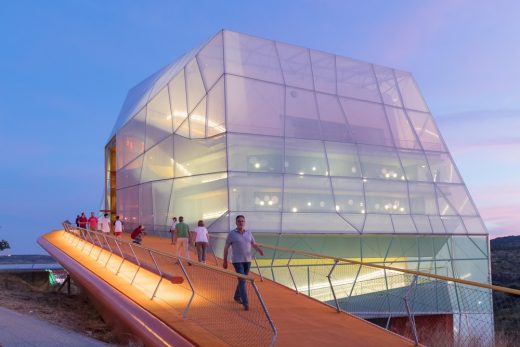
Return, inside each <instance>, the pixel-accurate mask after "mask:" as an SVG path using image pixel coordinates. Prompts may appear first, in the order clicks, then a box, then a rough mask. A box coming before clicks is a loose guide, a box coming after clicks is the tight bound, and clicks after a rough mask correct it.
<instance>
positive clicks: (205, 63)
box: [197, 32, 224, 89]
mask: <svg viewBox="0 0 520 347" xmlns="http://www.w3.org/2000/svg"><path fill="white" fill-rule="evenodd" d="M197 60H198V62H199V66H200V70H201V73H202V77H203V78H204V83H205V85H206V88H207V89H210V88H211V87H212V86H213V84H214V83H215V82H216V81H217V80H218V79H219V78H220V76H222V74H223V73H224V43H223V41H222V32H219V33H218V34H217V35H216V36H215V37H214V38H213V39H211V41H210V42H208V43H207V44H206V45H205V46H204V47H203V48H202V49H201V50H200V52H199V54H198V55H197Z"/></svg>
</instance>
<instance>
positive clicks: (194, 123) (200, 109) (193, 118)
mask: <svg viewBox="0 0 520 347" xmlns="http://www.w3.org/2000/svg"><path fill="white" fill-rule="evenodd" d="M205 137H206V98H204V99H202V101H201V102H200V103H199V104H198V105H197V107H195V110H193V112H192V113H191V114H190V138H192V139H202V138H205Z"/></svg>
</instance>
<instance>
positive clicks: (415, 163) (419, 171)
mask: <svg viewBox="0 0 520 347" xmlns="http://www.w3.org/2000/svg"><path fill="white" fill-rule="evenodd" d="M397 153H398V154H399V158H400V159H401V164H402V165H403V169H404V172H405V176H406V179H407V180H408V181H426V182H431V181H432V176H431V174H430V168H429V166H428V162H427V161H426V157H425V155H424V153H423V152H418V151H404V150H401V151H398V152H397Z"/></svg>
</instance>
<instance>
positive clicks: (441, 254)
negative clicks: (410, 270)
mask: <svg viewBox="0 0 520 347" xmlns="http://www.w3.org/2000/svg"><path fill="white" fill-rule="evenodd" d="M450 241H451V237H448V236H436V237H434V238H433V250H434V252H435V258H436V259H437V260H449V259H451V258H452V253H451V249H450Z"/></svg>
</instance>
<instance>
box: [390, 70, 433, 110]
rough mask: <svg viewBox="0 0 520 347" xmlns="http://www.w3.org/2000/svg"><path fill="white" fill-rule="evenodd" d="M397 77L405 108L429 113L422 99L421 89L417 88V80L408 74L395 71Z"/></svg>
mask: <svg viewBox="0 0 520 347" xmlns="http://www.w3.org/2000/svg"><path fill="white" fill-rule="evenodd" d="M395 75H396V78H397V84H398V85H399V89H400V91H401V96H402V98H403V102H404V106H405V107H406V108H407V109H412V110H417V111H422V112H428V107H427V106H426V103H425V102H424V99H423V98H422V95H421V92H420V91H419V88H417V84H415V80H414V78H413V77H412V75H410V74H409V73H407V72H404V71H398V70H395Z"/></svg>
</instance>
